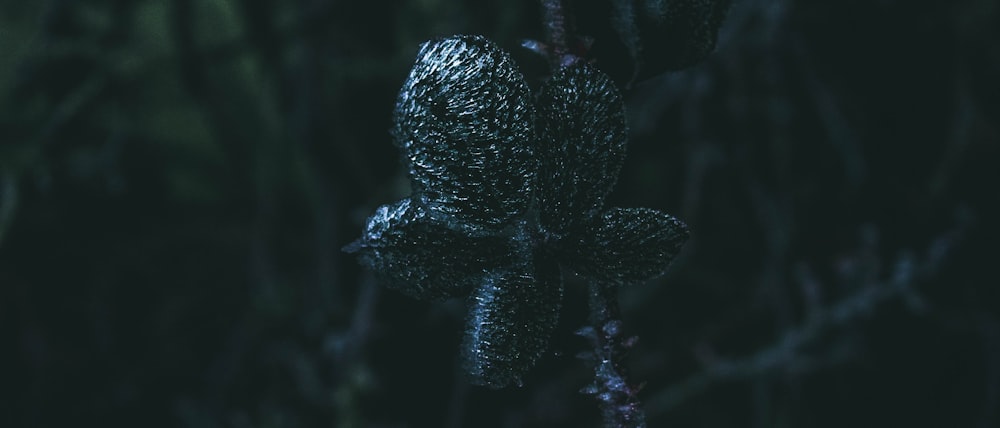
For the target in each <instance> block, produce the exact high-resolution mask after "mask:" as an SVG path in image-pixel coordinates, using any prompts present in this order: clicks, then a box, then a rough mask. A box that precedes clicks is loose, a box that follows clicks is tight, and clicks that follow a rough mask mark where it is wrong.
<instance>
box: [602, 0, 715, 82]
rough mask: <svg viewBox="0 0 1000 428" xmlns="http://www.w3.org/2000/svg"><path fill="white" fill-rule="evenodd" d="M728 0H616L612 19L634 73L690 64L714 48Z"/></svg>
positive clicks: (639, 75) (647, 73)
mask: <svg viewBox="0 0 1000 428" xmlns="http://www.w3.org/2000/svg"><path fill="white" fill-rule="evenodd" d="M730 2H731V0H615V2H614V8H613V20H612V22H613V23H614V26H615V29H616V30H617V31H618V33H619V36H620V37H621V39H622V42H624V43H625V46H626V47H627V48H628V50H629V53H630V54H631V56H632V59H633V61H635V72H634V77H635V78H636V79H644V78H646V77H650V76H652V75H656V74H659V73H662V72H664V71H670V70H679V69H682V68H686V67H689V66H691V65H693V64H695V63H697V62H698V61H701V60H702V59H703V58H704V57H705V56H707V55H708V54H709V53H711V52H712V50H713V49H715V43H716V39H717V37H718V33H719V27H721V26H722V20H723V18H724V17H725V15H726V11H727V10H729V4H730Z"/></svg>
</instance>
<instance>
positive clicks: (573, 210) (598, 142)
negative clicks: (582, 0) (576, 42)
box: [537, 63, 627, 236]
mask: <svg viewBox="0 0 1000 428" xmlns="http://www.w3.org/2000/svg"><path fill="white" fill-rule="evenodd" d="M537 109H538V123H539V126H538V133H539V149H538V150H539V158H540V160H541V166H540V169H539V177H538V186H539V190H538V191H539V199H540V203H539V211H540V214H541V218H540V220H541V223H542V226H543V227H544V228H545V229H546V230H547V231H548V232H550V233H553V234H556V235H560V236H561V235H563V234H565V233H567V232H569V231H570V229H572V228H574V227H575V226H577V225H580V224H585V223H587V222H588V221H589V220H590V219H591V218H592V217H594V216H596V215H597V214H598V213H599V212H600V209H601V205H602V204H603V203H604V198H605V197H606V196H607V195H608V193H610V192H611V188H612V187H613V186H614V184H615V181H616V180H617V179H618V172H619V171H620V170H621V166H622V161H623V159H624V157H625V144H626V142H627V130H626V127H625V110H624V105H623V103H622V97H621V94H620V93H619V92H618V89H617V88H615V86H614V84H613V83H612V82H611V80H610V79H609V78H608V76H607V75H605V74H604V73H602V72H600V71H599V70H597V69H596V68H594V67H593V66H591V65H589V64H583V63H581V64H575V65H570V66H568V67H565V68H562V69H561V70H559V71H558V72H556V74H555V75H553V76H552V78H551V79H550V80H549V81H548V82H546V84H545V85H544V86H543V87H542V89H541V92H540V93H539V96H538V101H537Z"/></svg>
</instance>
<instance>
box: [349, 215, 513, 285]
mask: <svg viewBox="0 0 1000 428" xmlns="http://www.w3.org/2000/svg"><path fill="white" fill-rule="evenodd" d="M344 250H345V251H348V252H352V253H353V252H357V253H358V254H359V259H360V261H361V263H362V264H363V265H365V266H366V267H368V268H369V269H371V270H372V271H374V272H376V274H378V276H379V277H380V278H381V279H382V280H384V281H386V282H387V285H388V286H389V287H391V288H395V289H398V290H399V291H401V292H403V293H404V294H407V295H409V296H412V297H416V298H420V299H445V298H448V297H455V296H461V295H466V294H468V293H469V291H470V290H471V289H472V288H473V287H475V286H476V285H478V284H479V283H480V282H482V277H483V275H484V272H486V271H487V270H488V269H491V268H493V267H494V266H497V265H500V264H504V263H506V262H504V259H505V258H506V257H509V256H508V255H509V254H510V251H509V250H508V249H507V248H506V244H505V243H504V240H503V239H501V238H494V237H487V236H472V235H470V234H469V233H468V231H465V230H461V229H455V228H453V227H450V226H449V225H447V224H444V223H441V222H438V221H435V220H434V219H433V218H432V217H431V216H430V215H428V213H427V210H426V209H423V208H421V207H420V206H419V205H418V204H416V203H413V202H412V201H411V200H410V199H403V200H401V201H399V202H396V203H394V204H390V205H383V206H381V207H379V208H378V210H376V211H375V214H374V215H373V216H371V217H370V218H369V219H368V225H367V227H366V229H365V233H364V234H363V235H362V237H361V239H358V240H357V241H355V242H354V243H352V244H350V245H348V246H347V247H344Z"/></svg>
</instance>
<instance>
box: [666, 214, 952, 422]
mask: <svg viewBox="0 0 1000 428" xmlns="http://www.w3.org/2000/svg"><path fill="white" fill-rule="evenodd" d="M964 229H965V225H964V224H960V225H959V226H958V228H957V229H956V230H955V231H952V232H950V233H947V234H945V235H944V236H942V237H941V238H939V239H937V240H936V241H935V242H933V243H932V244H931V245H930V246H929V247H928V249H927V251H926V254H925V255H924V257H922V258H921V260H919V261H918V260H915V257H913V255H912V254H908V253H905V252H904V254H902V255H901V256H899V258H898V260H897V261H896V263H895V269H894V270H893V273H892V276H891V277H890V278H889V279H888V280H887V281H885V282H883V283H880V284H876V285H874V286H871V287H863V288H861V289H860V290H858V292H857V293H855V294H853V295H851V296H849V297H847V298H845V299H843V300H841V301H840V302H839V303H837V304H835V305H833V306H831V307H829V308H827V309H826V310H824V311H821V312H818V313H816V314H815V315H813V316H811V317H810V319H809V320H808V321H807V322H806V323H805V324H803V325H801V326H799V327H798V328H795V329H792V330H789V331H788V332H786V333H785V334H784V335H783V336H782V337H781V338H780V339H779V340H777V341H776V342H774V343H772V344H771V345H769V346H767V347H766V348H764V349H761V350H759V351H757V352H756V353H755V354H753V355H751V356H749V357H746V358H742V359H736V360H728V361H727V360H720V361H718V362H715V363H713V364H712V365H711V366H710V367H707V368H706V369H705V370H704V371H702V372H700V373H697V374H694V375H691V376H690V377H688V378H687V379H684V380H682V381H680V382H678V383H676V384H674V385H673V386H670V387H668V388H666V389H665V390H663V391H660V392H659V393H657V394H655V395H654V396H653V397H652V398H651V399H649V400H648V403H647V404H648V407H647V408H648V409H649V410H650V412H651V414H654V415H656V414H663V413H666V412H668V411H670V410H672V409H674V408H676V407H677V406H679V405H680V404H681V403H683V402H684V401H686V400H688V399H690V398H693V397H695V396H697V395H700V394H703V393H705V392H706V391H708V390H709V389H710V388H711V387H712V386H714V385H715V384H717V383H720V382H724V381H734V380H741V379H749V378H754V377H758V376H762V375H765V374H768V373H772V372H775V371H778V370H782V369H784V370H787V371H795V369H797V368H801V367H803V366H802V365H801V364H798V363H800V362H802V361H803V356H802V355H800V352H801V349H802V348H803V347H804V346H805V345H807V344H809V343H811V342H813V341H814V340H816V339H817V338H818V337H820V336H821V335H822V334H823V333H825V332H827V331H829V330H831V329H833V328H835V327H839V326H843V325H846V324H849V323H851V322H854V321H856V320H858V319H861V318H864V317H865V316H867V315H870V314H871V313H872V311H873V310H874V308H875V307H876V306H877V305H880V304H882V303H885V302H888V301H893V300H895V299H896V298H901V299H903V301H904V302H905V303H907V304H908V306H910V308H911V309H912V310H914V311H918V312H919V311H922V310H924V309H926V304H925V303H924V302H923V300H922V299H921V298H920V297H919V295H918V294H917V293H916V292H915V290H914V289H913V287H914V285H915V284H916V283H918V282H920V281H922V280H924V279H926V278H928V277H930V276H932V275H933V274H934V273H935V272H937V271H938V270H939V268H940V266H941V264H942V262H943V261H944V259H945V258H946V256H947V254H948V253H949V252H950V250H951V248H953V246H954V245H955V243H956V241H957V240H958V239H959V238H960V237H961V235H962V233H963V231H964ZM806 360H808V359H806ZM807 362H808V361H807Z"/></svg>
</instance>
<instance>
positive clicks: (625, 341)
mask: <svg viewBox="0 0 1000 428" xmlns="http://www.w3.org/2000/svg"><path fill="white" fill-rule="evenodd" d="M616 291H617V288H615V287H613V286H611V285H608V284H602V283H598V282H591V283H590V323H591V326H590V327H584V328H582V329H580V331H579V332H578V334H580V335H581V336H584V337H586V338H587V339H589V340H590V342H591V345H593V351H592V352H585V353H583V354H582V355H581V358H584V359H587V360H591V361H592V362H593V364H594V383H592V384H590V385H588V386H587V387H585V388H583V390H581V392H583V393H585V394H592V395H594V396H595V397H596V398H597V401H598V403H599V404H600V406H601V415H602V416H603V417H604V426H605V427H615V428H619V427H620V428H625V427H628V428H639V427H645V426H646V416H645V414H644V413H643V412H642V408H641V405H640V403H639V399H638V398H637V397H636V395H637V393H638V392H639V389H641V387H633V386H631V385H629V383H628V379H627V378H626V376H625V370H624V368H623V367H622V366H621V361H622V360H623V359H624V356H625V351H626V350H627V349H628V348H629V347H631V345H632V344H633V343H634V342H635V338H634V337H631V338H623V337H622V331H621V330H622V322H621V316H620V315H619V310H618V296H617V293H616Z"/></svg>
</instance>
